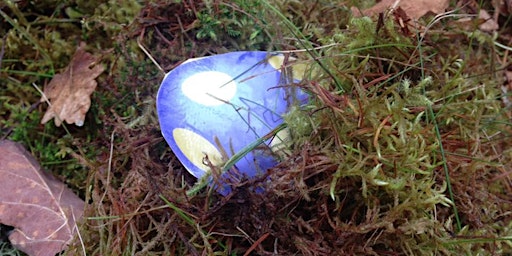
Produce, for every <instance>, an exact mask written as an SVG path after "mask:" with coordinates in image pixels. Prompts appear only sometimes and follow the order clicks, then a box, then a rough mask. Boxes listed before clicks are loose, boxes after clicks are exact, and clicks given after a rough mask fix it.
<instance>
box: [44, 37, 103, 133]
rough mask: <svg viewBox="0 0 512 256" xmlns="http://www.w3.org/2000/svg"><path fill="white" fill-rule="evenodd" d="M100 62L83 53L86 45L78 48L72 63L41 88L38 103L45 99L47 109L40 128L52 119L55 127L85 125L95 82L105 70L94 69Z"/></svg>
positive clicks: (101, 67) (96, 58) (97, 67)
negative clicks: (64, 122)
mask: <svg viewBox="0 0 512 256" xmlns="http://www.w3.org/2000/svg"><path fill="white" fill-rule="evenodd" d="M99 59H100V58H99V57H96V56H93V55H91V54H90V53H88V52H86V51H85V43H81V44H80V46H79V47H78V49H77V50H76V52H75V54H74V55H73V58H72V59H71V63H70V64H69V65H68V66H67V67H66V69H65V70H64V71H63V72H62V73H60V74H56V75H55V76H54V77H53V79H52V80H51V81H50V83H49V84H48V85H47V86H45V88H44V95H43V97H42V99H41V101H46V98H47V99H48V100H49V101H50V106H49V107H48V110H46V113H45V114H44V116H43V119H42V120H41V123H42V124H45V123H46V122H48V121H49V120H51V119H52V118H55V120H54V121H55V125H56V126H60V125H61V124H62V122H63V121H66V122H67V123H68V124H72V123H74V124H76V125H77V126H82V125H83V124H84V120H85V114H86V113H87V111H88V110H89V107H90V106H91V94H92V93H93V92H94V89H96V86H97V83H96V81H95V80H94V79H96V77H98V76H99V75H100V74H101V73H102V72H103V70H104V68H103V66H101V65H97V61H98V60H99ZM45 97H46V98H45Z"/></svg>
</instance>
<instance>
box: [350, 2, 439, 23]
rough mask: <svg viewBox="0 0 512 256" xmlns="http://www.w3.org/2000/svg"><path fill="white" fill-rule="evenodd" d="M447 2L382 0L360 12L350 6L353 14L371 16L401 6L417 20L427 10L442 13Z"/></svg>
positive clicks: (408, 14)
mask: <svg viewBox="0 0 512 256" xmlns="http://www.w3.org/2000/svg"><path fill="white" fill-rule="evenodd" d="M448 4H449V0H401V1H400V0H382V1H380V2H379V3H377V4H376V5H374V6H372V7H370V8H368V9H365V10H363V11H362V12H361V11H359V10H358V9H356V8H352V13H353V14H354V15H355V16H373V15H376V14H379V13H382V12H385V11H386V10H388V9H391V8H392V9H396V8H398V7H401V8H402V9H403V10H404V11H405V13H407V16H409V17H410V18H412V19H415V20H417V19H419V18H421V17H423V16H424V15H425V14H427V13H428V12H432V13H435V14H439V13H443V12H444V11H445V10H446V8H448Z"/></svg>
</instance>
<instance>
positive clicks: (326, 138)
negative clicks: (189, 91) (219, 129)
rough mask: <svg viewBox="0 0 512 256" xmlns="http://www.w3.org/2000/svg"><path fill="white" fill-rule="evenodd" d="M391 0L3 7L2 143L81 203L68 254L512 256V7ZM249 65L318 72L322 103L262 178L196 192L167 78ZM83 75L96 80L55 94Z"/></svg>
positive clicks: (293, 119) (309, 76)
mask: <svg viewBox="0 0 512 256" xmlns="http://www.w3.org/2000/svg"><path fill="white" fill-rule="evenodd" d="M395 2H399V1H387V0H383V1H380V2H379V3H377V4H375V1H327V0H319V1H289V0H261V1H241V0H235V1H225V0H212V1H202V0H190V1H188V0H187V1H163V0H157V1H136V0H129V1H114V0H109V1H80V0H75V1H73V0H69V1H67V0H66V1H51V0H47V1H46V0H44V1H25V0H19V1H15V0H7V1H3V2H2V3H0V14H1V16H2V18H1V19H0V37H1V40H0V45H1V51H0V139H2V140H4V139H6V140H11V141H16V142H19V143H21V144H22V145H23V146H24V147H25V148H26V149H27V150H28V151H29V152H30V153H31V154H32V156H33V157H34V158H35V159H36V160H37V161H38V162H39V163H40V164H41V166H42V167H43V168H44V169H45V170H48V171H49V172H51V173H52V174H53V175H54V176H55V177H57V179H58V180H59V181H61V182H63V183H65V184H67V186H68V187H69V188H70V189H72V191H73V192H75V193H76V194H77V195H78V196H79V197H80V198H81V199H82V200H84V201H85V210H84V214H83V216H82V218H81V219H80V220H79V221H78V223H77V225H78V232H77V234H79V235H76V236H75V238H74V239H73V240H72V241H71V242H70V244H69V246H68V247H67V248H66V251H65V254H66V255H82V254H86V255H464V254H465V255H512V139H511V135H512V125H511V124H512V111H511V109H512V97H511V94H510V92H509V90H512V64H511V63H512V62H511V61H512V57H511V51H512V47H511V45H512V19H511V18H512V5H511V4H512V3H511V2H510V1H509V0H501V1H500V0H497V1H476V0H466V1H444V0H436V1H419V0H409V1H402V2H404V3H401V4H399V5H393V4H395ZM425 2H429V4H428V3H425ZM390 6H394V9H392V8H390ZM79 47H81V48H80V49H82V51H85V52H88V53H90V56H89V57H84V58H85V59H87V60H88V61H89V62H85V61H84V62H79V61H77V60H75V59H74V58H73V55H74V54H75V52H76V51H77V49H79ZM253 50H260V51H269V52H275V51H281V52H283V53H285V54H286V55H287V56H288V55H289V56H292V57H294V58H296V59H297V60H298V61H299V62H301V63H303V64H305V65H306V71H305V74H304V78H303V79H302V81H300V82H297V83H294V84H290V86H297V87H300V88H301V89H302V90H303V91H305V92H307V93H308V94H309V96H310V100H309V102H308V103H307V104H306V105H305V106H301V107H298V108H294V109H293V110H292V111H290V112H289V113H288V114H286V115H285V116H284V120H285V123H286V124H287V126H288V129H289V131H290V134H291V138H292V139H291V142H290V147H289V149H288V150H287V154H286V157H283V158H282V160H281V161H280V163H279V164H278V165H277V166H276V167H274V168H271V169H270V170H268V171H267V172H266V173H265V175H264V177H256V178H248V179H244V180H241V181H239V182H236V183H233V184H231V186H232V193H231V194H229V195H228V196H222V195H219V194H218V193H216V192H214V191H212V190H210V189H208V188H202V189H201V188H199V189H198V187H197V185H196V182H197V180H196V178H194V177H193V176H192V175H191V174H189V173H188V172H187V171H186V169H185V168H184V167H183V166H182V164H181V163H180V162H179V161H178V159H177V158H176V157H175V155H174V154H173V152H172V151H171V149H170V148H169V146H168V144H167V143H166V141H165V140H164V138H163V137H162V134H161V129H160V126H159V121H158V116H157V112H156V107H155V104H156V95H157V91H158V89H159V86H160V83H161V81H162V79H163V77H164V75H165V73H166V72H168V71H170V70H172V69H173V68H175V67H176V66H178V65H179V64H181V63H183V62H184V61H185V60H187V59H189V58H195V57H203V56H210V55H214V54H221V53H227V52H233V51H253ZM89 58H92V59H89ZM73 63H74V64H77V65H79V64H82V65H86V66H87V67H90V68H91V69H93V70H94V68H96V70H95V71H94V72H92V73H84V74H75V75H77V76H78V75H81V76H79V77H80V80H83V82H77V83H69V85H68V86H69V88H67V89H66V88H64V87H62V88H60V87H59V88H57V89H56V90H57V91H59V92H64V91H65V92H66V93H67V94H61V95H60V96H59V97H64V98H63V99H62V101H57V100H55V98H54V99H52V97H50V95H51V91H52V90H51V89H52V88H49V87H51V84H50V81H52V78H53V79H56V77H57V76H56V75H57V74H65V70H66V68H67V67H69V66H72V64H73ZM84 63H85V64H84ZM74 64H73V65H74ZM63 79H66V78H63ZM68 79H70V78H68ZM73 81H78V80H73ZM95 82H96V83H97V86H96V87H95V86H91V84H92V85H94V84H95ZM80 86H81V87H80ZM91 88H92V90H91ZM82 90H83V91H87V92H83V91H82ZM75 92H80V93H75ZM53 93H55V90H54V91H53ZM43 96H44V97H43ZM45 97H46V98H50V99H49V101H50V102H51V104H53V105H52V107H53V108H59V107H60V108H62V109H66V107H70V106H72V105H73V104H76V102H88V101H89V100H90V103H91V104H90V108H85V107H82V108H80V110H78V111H76V112H65V114H64V115H63V116H61V117H56V118H54V119H51V117H52V115H53V114H45V113H46V112H47V111H48V104H47V102H48V101H46V98H45ZM73 97H75V98H73ZM41 99H43V100H41ZM66 111H69V108H68V110H66ZM85 113H86V114H85ZM48 115H49V116H48ZM198 118H200V117H198ZM76 124H78V125H80V126H78V125H76ZM229 125H234V124H226V126H229ZM0 171H3V170H1V168H0ZM11 182H16V181H15V180H13V181H11ZM255 186H258V187H263V191H264V192H258V193H255V192H254V191H253V190H252V189H251V188H253V187H255ZM27 189H30V188H27ZM191 190H194V192H195V193H190V191H191ZM0 200H1V199H0ZM1 219H2V218H1V217H0V220H1ZM4 224H5V223H4ZM12 228H16V227H10V228H9V227H7V226H2V228H1V229H0V231H1V232H0V233H2V235H1V236H0V238H2V239H1V242H2V243H3V245H2V248H3V249H2V250H3V251H2V252H3V253H4V254H5V253H11V255H16V254H22V253H21V252H18V251H15V250H14V249H12V247H11V245H9V242H8V240H7V239H6V236H8V234H9V232H10V231H12ZM5 230H8V231H5Z"/></svg>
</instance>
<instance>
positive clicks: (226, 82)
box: [181, 71, 237, 106]
mask: <svg viewBox="0 0 512 256" xmlns="http://www.w3.org/2000/svg"><path fill="white" fill-rule="evenodd" d="M181 90H182V92H183V94H185V96H187V97H188V98H189V99H190V100H192V101H194V102H196V103H199V104H202V105H205V106H218V105H222V104H225V103H226V102H229V101H230V100H231V99H232V98H233V97H234V96H235V94H236V90H237V84H236V82H235V81H234V80H233V78H232V77H231V76H230V75H228V74H226V73H223V72H218V71H205V72H199V73H196V74H194V75H192V76H190V77H188V78H187V79H185V81H183V83H182V84H181Z"/></svg>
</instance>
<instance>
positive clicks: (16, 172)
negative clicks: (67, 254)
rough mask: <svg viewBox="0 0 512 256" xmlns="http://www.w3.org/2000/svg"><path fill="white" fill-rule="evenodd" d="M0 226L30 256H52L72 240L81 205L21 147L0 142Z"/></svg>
mask: <svg viewBox="0 0 512 256" xmlns="http://www.w3.org/2000/svg"><path fill="white" fill-rule="evenodd" d="M0 176H1V177H2V178H1V179H0V223H2V224H4V225H8V226H12V227H14V230H13V231H12V233H11V234H10V235H9V240H10V241H11V243H12V244H13V245H14V246H15V247H16V248H18V249H20V250H22V251H24V252H25V253H27V254H28V255H31V256H55V254H57V253H59V252H60V251H62V250H63V249H65V248H66V246H67V244H68V243H69V242H70V241H71V240H72V239H73V236H74V234H75V233H76V222H77V221H78V220H80V218H81V217H82V214H83V208H84V202H83V201H82V200H81V199H80V198H79V197H78V196H76V195H75V194H74V193H73V192H72V191H71V190H70V189H69V188H67V187H66V186H65V185H64V184H63V183H61V182H60V181H58V180H57V179H55V178H54V177H53V176H51V175H48V174H47V173H45V171H43V170H41V167H40V166H39V164H38V163H37V162H36V160H35V159H34V158H33V157H32V156H31V155H30V154H29V152H27V151H26V150H25V149H24V148H23V146H21V145H20V144H18V143H16V142H12V141H8V140H0Z"/></svg>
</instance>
